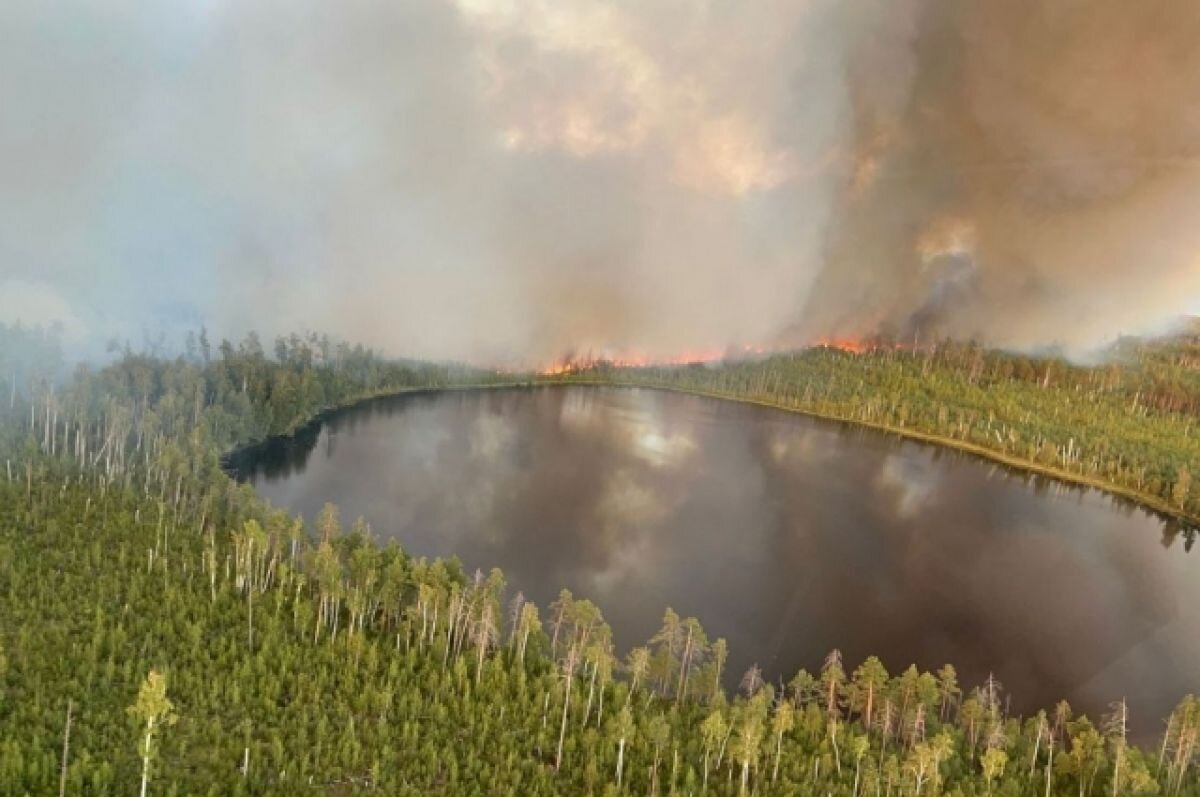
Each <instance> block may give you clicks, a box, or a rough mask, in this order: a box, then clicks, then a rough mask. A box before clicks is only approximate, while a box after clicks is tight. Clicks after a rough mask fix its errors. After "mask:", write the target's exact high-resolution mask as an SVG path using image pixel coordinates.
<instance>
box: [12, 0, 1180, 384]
mask: <svg viewBox="0 0 1200 797" xmlns="http://www.w3.org/2000/svg"><path fill="white" fill-rule="evenodd" d="M1197 41H1200V6H1197V5H1196V4H1194V3H1186V2H1179V0H1145V1H1144V2H1138V3H1129V2H1117V1H1116V0H1090V1H1089V2H1082V1H1081V0H1052V2H1034V0H1015V1H1014V2H1005V3H963V2H954V1H953V0H857V1H856V2H852V3H847V2H841V1H840V0H803V1H802V2H794V1H785V0H762V1H761V2H755V3H740V2H728V1H727V0H700V1H699V2H696V1H694V0H692V1H688V2H684V1H683V0H663V1H662V2H640V3H632V2H611V3H600V2H582V1H581V0H528V1H527V2H521V1H520V0H457V1H456V2H452V1H450V0H400V1H399V2H396V1H393V2H367V1H366V0H348V2H341V3H323V2H315V0H292V1H290V2H286V3H282V2H238V3H234V2H227V1H226V0H180V1H179V2H175V3H170V4H142V3H131V2H130V3H126V2H117V3H110V2H106V3H100V2H68V3H55V4H50V3H44V2H34V1H31V0H12V1H10V2H8V3H5V4H4V5H3V7H2V8H0V319H6V320H13V319H17V318H20V319H23V320H25V321H33V322H48V321H51V320H58V321H60V322H61V323H63V325H64V329H65V332H66V335H67V338H68V341H72V342H75V343H76V344H82V343H83V342H85V341H103V340H104V339H107V338H108V337H111V336H118V337H125V338H132V339H134V340H135V341H136V340H137V339H139V338H140V337H141V336H142V335H143V334H144V333H146V332H149V333H150V334H152V335H155V334H159V333H165V334H166V335H167V336H168V337H169V338H171V339H178V338H179V333H180V332H181V330H182V329H183V328H194V327H196V326H198V325H199V324H201V323H206V324H208V326H209V327H210V328H212V329H213V330H214V331H215V332H216V333H217V334H222V335H230V336H232V335H237V334H239V333H241V332H242V331H245V330H247V329H249V328H256V329H259V330H260V331H262V332H263V333H264V334H266V335H271V334H274V333H278V332H284V331H291V330H295V329H318V330H322V331H329V332H331V333H334V334H337V335H339V336H341V337H344V338H348V339H352V340H361V341H364V342H367V343H370V344H373V345H376V346H378V347H380V348H382V349H384V350H386V351H388V352H391V353H394V354H412V355H419V356H428V357H455V358H466V359H471V360H475V361H493V362H508V361H514V360H544V359H546V358H549V357H554V356H558V355H561V354H563V353H564V352H569V351H576V352H586V351H589V350H591V351H593V352H597V353H604V352H617V351H629V350H633V349H636V350H639V351H642V352H646V353H650V354H672V353H675V352H678V351H681V350H692V349H698V348H713V347H718V348H719V347H724V346H727V345H734V344H755V345H770V344H776V345H777V344H784V343H798V342H803V341H807V340H811V339H813V338H816V337H819V336H822V335H853V334H863V333H869V332H873V331H876V330H878V329H880V328H883V329H886V330H890V331H892V332H895V333H896V334H902V335H909V334H953V335H957V336H976V337H980V338H983V339H986V340H988V341H989V342H993V343H996V344H1000V345H1010V346H1034V345H1040V344H1044V343H1061V344H1064V345H1067V346H1070V347H1086V346H1089V345H1093V344H1096V343H1100V342H1103V341H1105V340H1108V339H1110V338H1111V337H1113V336H1114V335H1116V334H1119V333H1121V332H1140V331H1148V330H1155V329H1158V328H1161V327H1162V326H1163V325H1164V324H1165V323H1167V322H1169V321H1170V320H1171V319H1173V318H1174V317H1176V316H1177V315H1179V314H1181V313H1184V312H1189V311H1194V310H1196V309H1198V308H1200V225H1198V224H1196V223H1195V221H1194V217H1195V215H1196V213H1197V210H1198V208H1197V197H1198V196H1200V105H1198V104H1197V102H1196V98H1197V97H1200V48H1197V47H1196V46H1195V43H1196V42H1197Z"/></svg>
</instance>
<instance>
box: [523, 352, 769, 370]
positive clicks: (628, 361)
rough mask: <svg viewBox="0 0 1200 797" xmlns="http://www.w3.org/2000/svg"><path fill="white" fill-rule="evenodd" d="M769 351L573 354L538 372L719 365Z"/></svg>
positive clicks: (543, 367) (544, 366) (549, 364)
mask: <svg viewBox="0 0 1200 797" xmlns="http://www.w3.org/2000/svg"><path fill="white" fill-rule="evenodd" d="M765 352H766V349H764V348H762V347H759V346H741V347H738V348H729V349H718V348H706V349H689V350H686V351H682V352H678V353H676V354H668V355H652V354H646V353H644V352H639V351H635V350H630V351H623V352H617V353H615V354H605V355H601V356H593V355H592V354H587V355H583V356H576V355H571V356H567V357H563V358H560V359H558V360H555V361H554V362H552V363H548V364H546V365H543V366H541V367H539V368H538V369H537V373H538V375H539V376H562V375H564V374H572V373H579V372H581V371H590V370H594V369H596V368H599V367H602V366H611V367H614V368H648V367H651V366H663V365H693V364H699V363H712V362H719V361H721V360H725V359H729V358H731V357H739V356H742V357H744V356H749V355H754V354H763V353H765Z"/></svg>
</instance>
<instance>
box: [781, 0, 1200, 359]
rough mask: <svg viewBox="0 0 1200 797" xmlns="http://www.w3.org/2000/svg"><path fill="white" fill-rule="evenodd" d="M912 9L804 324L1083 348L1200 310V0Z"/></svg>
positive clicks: (883, 63) (874, 85) (857, 134)
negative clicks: (1198, 209) (1199, 208)
mask: <svg viewBox="0 0 1200 797" xmlns="http://www.w3.org/2000/svg"><path fill="white" fill-rule="evenodd" d="M904 5H907V6H909V7H910V8H911V9H912V10H913V11H914V12H915V14H914V15H913V16H911V17H904V16H903V14H902V13H901V14H900V18H899V19H898V20H896V21H893V23H892V24H890V25H887V26H883V27H880V28H879V29H878V30H877V33H876V37H875V38H874V40H872V41H866V42H863V45H864V46H863V48H862V50H861V51H860V53H859V55H860V56H861V54H862V53H863V52H868V53H873V54H874V55H873V56H867V60H865V61H864V60H862V59H861V58H859V59H858V60H854V59H852V63H856V64H859V65H860V66H863V67H864V69H865V72H864V73H863V75H862V76H861V78H860V79H856V80H854V81H853V83H852V89H851V90H852V94H853V106H854V108H855V112H854V133H853V141H854V145H853V146H854V149H853V153H854V155H853V160H854V168H853V169H852V170H849V176H848V179H847V187H846V189H845V190H844V191H843V194H842V196H841V197H840V199H839V201H838V205H837V209H836V211H835V212H834V214H833V215H834V222H833V224H832V225H831V229H830V236H829V247H828V250H827V251H828V260H827V263H826V265H825V268H824V269H823V271H822V274H821V278H820V281H819V283H818V285H817V286H816V288H815V289H814V291H813V293H812V296H811V297H810V301H809V303H808V307H807V312H806V313H805V315H804V318H803V321H802V324H801V328H802V329H803V330H805V331H806V332H808V333H810V334H811V333H827V332H828V331H829V330H830V329H831V328H832V329H833V331H834V333H835V334H853V333H855V332H864V331H871V329H870V327H872V326H878V327H882V328H883V329H885V330H888V331H891V332H893V333H895V334H899V335H913V334H925V335H951V336H955V337H976V338H979V339H982V340H985V341H987V342H990V343H993V344H999V345H1007V346H1015V347H1030V346H1039V345H1043V344H1048V343H1054V344H1061V345H1063V346H1065V347H1067V348H1068V349H1075V350H1078V349H1081V348H1085V347H1088V346H1092V345H1096V344H1098V343H1102V342H1104V341H1106V340H1110V339H1111V338H1112V337H1114V336H1115V335H1117V334H1120V333H1122V332H1126V333H1135V332H1145V331H1148V330H1154V329H1156V328H1161V327H1162V326H1163V324H1164V323H1165V322H1169V321H1171V320H1172V319H1174V318H1175V317H1177V316H1178V315H1180V314H1183V313H1186V312H1189V311H1190V312H1194V311H1195V310H1196V309H1197V308H1198V307H1200V227H1198V226H1197V225H1196V224H1195V223H1194V221H1193V218H1194V214H1195V198H1196V197H1197V196H1200V109H1198V107H1197V105H1196V102H1195V98H1196V97H1197V96H1200V50H1197V48H1196V47H1195V43H1196V41H1197V40H1200V6H1196V5H1195V4H1189V3H1178V2H1174V0H1150V2H1145V3H1125V2H1120V1H1119V0H1116V1H1114V0H1098V1H1097V0H1092V1H1090V2H1080V1H1079V0H1055V2H1050V3H1046V2H1037V1H1036V0H1016V1H1015V2H1005V3H960V2H952V1H951V0H927V2H920V3H908V4H904V3H901V4H900V6H904Z"/></svg>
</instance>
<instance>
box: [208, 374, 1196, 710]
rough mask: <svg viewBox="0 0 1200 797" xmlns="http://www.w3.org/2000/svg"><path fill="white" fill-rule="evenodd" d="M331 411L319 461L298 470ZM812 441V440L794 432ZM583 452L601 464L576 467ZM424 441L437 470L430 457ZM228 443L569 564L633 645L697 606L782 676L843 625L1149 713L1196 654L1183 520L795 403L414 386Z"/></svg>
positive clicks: (854, 649) (421, 540) (438, 533)
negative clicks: (795, 407) (278, 431)
mask: <svg viewBox="0 0 1200 797" xmlns="http://www.w3.org/2000/svg"><path fill="white" fill-rule="evenodd" d="M547 401H549V402H550V404H547ZM521 405H525V406H524V407H522V406H521ZM530 407H533V408H534V409H532V410H531V409H530ZM538 407H540V409H537V408H538ZM417 416H419V421H420V422H419V423H418V422H417V421H418V417H417ZM405 418H408V422H407V423H406V422H405V420H404V419H405ZM390 423H399V424H401V427H402V428H400V429H393V428H391V427H390V426H389V425H388V424H390ZM367 426H370V427H371V428H370V430H367V428H366V427H367ZM509 427H512V428H509ZM726 427H728V428H726ZM472 429H475V432H474V437H475V439H474V440H473V441H472V440H471V439H468V438H469V437H470V434H471V430H472ZM763 429H766V430H767V431H766V432H763V431H762V430H763ZM356 430H357V431H356ZM464 430H465V431H464ZM738 430H740V431H738ZM751 434H755V435H758V437H757V438H755V439H756V440H757V443H756V444H755V445H757V448H755V447H754V446H752V445H750V444H749V442H748V441H750V440H751V436H750V435H751ZM454 435H459V437H458V438H454ZM764 435H766V436H764ZM405 436H407V437H408V438H409V442H413V443H414V444H415V445H417V446H418V448H419V450H415V451H408V452H405V451H404V448H405V446H406V445H407V443H406V442H405ZM439 436H442V438H443V440H442V442H441V443H439V442H438V440H437V438H438V437H439ZM322 437H324V444H323V448H321V451H322V452H324V453H323V455H324V461H325V464H323V465H321V466H320V467H316V466H314V467H313V471H315V472H319V474H323V475H321V477H320V478H319V479H318V478H317V477H316V476H315V475H314V473H313V472H309V473H307V474H306V473H304V472H303V470H304V467H305V463H306V462H307V461H308V459H309V458H310V456H311V455H312V454H313V452H314V449H315V448H316V447H317V446H318V443H319V441H320V440H321V439H322ZM767 438H771V439H767ZM446 440H450V441H451V442H446ZM454 440H457V442H454ZM356 441H357V442H356ZM414 441H415V442H414ZM360 445H367V449H366V450H363V449H361V448H355V446H360ZM439 446H441V448H439ZM472 446H474V454H473V455H472V453H471V451H472V448H471V447H472ZM554 446H559V447H563V446H565V450H564V451H562V452H560V455H559V456H556V455H554V452H553V450H552V448H553V447H554ZM804 446H807V447H808V449H811V450H815V451H817V452H818V453H816V454H811V453H810V454H808V455H806V456H808V457H809V459H806V458H805V456H798V455H796V454H795V453H790V454H789V453H787V452H786V451H785V449H787V448H789V447H790V448H792V449H795V450H801V449H803V448H804ZM272 448H273V449H274V456H275V457H276V466H277V467H279V466H281V467H280V469H279V470H278V472H277V473H276V477H278V478H275V480H274V482H273V481H272V480H273V478H274V477H272V476H270V475H269V471H270V469H271V467H272V465H271V464H270V463H269V461H270V460H271V459H272V454H271V453H270V451H271V450H272ZM830 450H832V451H833V452H834V453H833V454H832V455H829V454H828V451H830ZM455 451H457V452H458V453H453V452H455ZM715 451H719V452H721V454H722V455H723V457H722V458H723V459H727V460H730V462H729V463H726V464H725V465H720V464H718V463H714V462H713V461H712V457H711V456H710V454H711V452H715ZM448 452H451V453H448ZM489 452H490V453H489ZM706 452H708V453H706ZM820 452H826V453H824V454H822V453H820ZM568 454H569V455H568ZM830 456H832V459H830V458H829V457H830ZM339 457H346V458H347V459H345V460H343V459H339ZM430 457H433V458H434V459H432V460H431V459H430ZM438 457H440V459H438ZM581 457H582V458H584V459H590V460H591V461H593V462H594V463H595V465H596V467H595V469H594V470H592V471H588V472H578V471H579V466H577V465H573V464H571V463H572V462H574V461H575V460H577V459H578V458H581ZM396 458H398V459H396ZM422 458H424V459H422ZM542 458H544V459H546V460H547V463H549V464H546V465H545V466H542V465H539V464H538V462H537V460H539V459H542ZM431 461H436V462H437V463H438V467H437V469H436V479H433V478H432V477H431V476H430V475H429V474H428V473H425V474H424V475H422V473H423V469H425V468H427V467H428V466H429V462H431ZM514 462H515V463H516V464H515V465H514V464H512V463H514ZM422 463H423V464H422ZM228 464H229V466H230V467H231V468H233V469H234V470H235V471H238V472H240V474H241V476H242V477H243V478H249V479H250V480H251V481H252V482H253V483H255V484H256V485H257V486H258V487H259V491H260V494H262V495H264V497H266V498H268V499H270V500H272V501H273V502H275V503H277V504H279V505H281V506H283V507H284V508H287V509H289V510H290V511H302V512H305V513H306V514H309V515H310V516H311V515H312V514H315V510H316V509H317V508H318V507H319V506H320V505H321V504H322V503H323V502H324V501H326V500H330V501H334V502H335V503H338V504H339V505H341V507H342V510H343V512H344V513H345V514H346V515H347V517H348V518H350V517H354V516H355V515H358V514H363V515H365V516H366V518H367V520H368V521H370V522H371V523H372V525H373V526H374V528H375V531H376V533H377V534H378V535H379V536H381V537H385V538H386V537H391V536H395V537H396V538H397V539H398V541H399V542H401V543H402V544H403V545H404V546H405V548H406V549H409V550H410V551H411V552H412V553H414V554H416V555H451V554H453V555H458V556H460V558H462V559H463V560H464V561H465V562H466V564H467V565H468V566H469V567H470V568H475V567H483V568H485V569H486V568H487V567H489V566H491V565H493V564H494V565H499V566H500V567H501V568H502V569H503V570H504V571H505V572H506V573H507V574H508V575H509V578H510V583H511V585H512V589H513V590H517V589H521V590H524V591H525V593H526V594H527V595H529V597H531V598H533V599H535V600H537V601H538V602H540V603H542V604H543V605H545V604H546V603H547V602H548V601H549V600H550V599H551V598H552V597H553V595H554V594H555V593H556V592H557V590H558V589H559V588H562V587H565V588H570V589H572V590H575V591H577V592H579V593H580V594H582V595H584V596H586V597H592V598H594V599H595V601H596V603H597V604H598V605H599V606H600V608H601V609H602V610H603V611H604V612H605V613H606V616H607V617H608V619H609V620H610V621H611V622H612V624H613V626H614V628H615V634H616V639H617V642H618V645H619V647H622V648H628V647H629V646H630V645H632V644H637V643H639V642H640V641H643V640H644V639H645V638H647V637H648V636H649V635H650V634H651V633H653V631H654V628H655V627H656V621H657V619H658V617H659V614H660V613H661V611H662V609H663V608H664V607H665V606H666V605H671V606H672V607H673V608H675V609H677V610H678V611H680V612H681V613H686V614H695V615H696V616H698V617H700V618H701V620H702V621H703V622H704V623H705V625H706V627H708V630H709V632H710V633H712V634H715V635H721V636H725V637H727V638H729V641H730V649H731V651H732V654H731V662H730V670H729V671H730V673H731V674H732V675H733V676H734V677H735V678H736V677H737V675H738V674H740V672H741V669H742V668H743V666H745V667H748V666H749V665H750V664H752V663H755V662H757V663H760V664H762V666H763V667H764V670H765V671H766V672H767V674H768V676H769V677H776V678H785V679H786V678H788V677H790V675H791V673H792V672H793V671H794V670H795V669H797V668H798V667H801V666H803V667H808V668H809V669H813V668H814V667H815V666H816V665H817V664H819V661H820V657H822V656H823V655H824V653H825V652H827V651H828V649H830V648H832V647H840V648H842V649H843V651H844V652H845V653H846V656H847V658H848V659H850V660H854V659H855V658H856V657H860V658H861V656H865V655H868V654H872V653H878V654H880V655H882V656H883V658H884V661H885V663H886V664H887V665H888V666H889V667H893V668H898V667H903V666H906V665H907V664H908V663H909V662H910V661H912V662H916V663H917V664H919V665H920V666H922V667H927V668H933V667H936V666H939V665H940V664H941V663H944V662H946V661H949V662H952V663H954V664H955V666H957V667H959V668H960V671H961V672H962V673H963V674H964V679H972V680H973V682H975V681H980V680H982V679H983V678H985V677H987V675H988V673H989V672H991V671H993V670H995V672H996V675H997V676H998V677H1000V678H1001V680H1004V681H1006V682H1007V685H1008V686H1009V687H1010V689H1011V694H1012V696H1013V697H1012V699H1013V701H1014V703H1013V705H1014V708H1015V709H1020V710H1029V709H1033V708H1036V707H1047V708H1048V707H1049V706H1047V705H1045V704H1046V702H1047V701H1052V700H1056V699H1057V698H1059V697H1068V698H1071V699H1072V702H1076V701H1077V702H1078V703H1079V704H1080V705H1081V706H1083V707H1085V708H1095V709H1102V708H1103V707H1104V706H1105V705H1107V703H1108V702H1111V701H1112V700H1116V699H1119V698H1120V697H1122V696H1123V695H1125V696H1128V697H1129V699H1130V704H1131V705H1132V706H1134V707H1135V712H1136V713H1135V727H1138V728H1139V729H1140V730H1147V731H1148V730H1151V729H1152V727H1151V724H1150V719H1151V718H1157V717H1159V716H1161V715H1162V714H1163V713H1164V712H1165V711H1169V709H1170V705H1172V704H1173V701H1174V700H1176V699H1177V698H1178V697H1179V696H1180V695H1182V694H1183V693H1184V692H1186V691H1188V690H1189V689H1191V688H1193V687H1194V683H1193V682H1192V679H1191V674H1190V673H1191V672H1194V671H1195V669H1196V665H1197V663H1198V662H1200V654H1198V653H1197V651H1196V650H1194V649H1193V648H1194V645H1189V644H1188V643H1187V639H1188V638H1190V637H1194V636H1195V633H1194V631H1195V629H1196V628H1198V627H1200V625H1197V623H1196V622H1195V616H1194V614H1192V613H1189V609H1188V607H1190V606H1194V605H1200V596H1195V595H1191V596H1190V597H1189V594H1190V593H1189V592H1188V590H1187V585H1186V581H1187V579H1186V567H1188V566H1189V565H1190V557H1188V558H1187V560H1184V558H1183V553H1182V549H1183V548H1184V547H1190V545H1188V540H1189V539H1190V537H1188V538H1186V539H1185V540H1183V541H1180V542H1178V543H1176V544H1174V545H1172V546H1171V547H1170V548H1169V549H1168V550H1166V551H1164V550H1162V549H1161V547H1160V545H1159V542H1160V540H1172V539H1173V538H1174V535H1175V534H1176V533H1177V529H1176V528H1175V527H1174V526H1173V525H1172V524H1171V522H1170V521H1167V520H1164V519H1162V518H1159V517H1157V516H1154V515H1151V514H1148V513H1145V512H1142V511H1141V510H1134V509H1132V508H1131V507H1129V506H1128V505H1125V506H1118V505H1116V504H1114V503H1113V501H1111V500H1109V498H1108V497H1105V496H1102V495H1101V494H1099V493H1096V492H1095V491H1090V490H1086V491H1084V490H1078V489H1077V488H1074V487H1071V488H1068V487H1066V486H1064V485H1062V484H1061V483H1059V482H1055V481H1053V480H1047V479H1045V478H1044V477H1040V476H1039V477H1036V478H1032V481H1033V483H1034V485H1035V487H1037V488H1038V490H1040V491H1041V492H1042V493H1044V494H1045V495H1041V496H1039V495H1037V493H1036V492H1031V491H1030V490H1029V488H1028V486H1027V483H1028V482H1029V481H1030V480H1031V477H1029V476H1028V474H1022V473H1020V472H1019V471H1013V470H1011V469H1008V468H1003V467H1000V466H998V465H995V464H993V463H985V462H983V461H981V460H979V459H978V458H975V457H970V456H963V455H959V454H957V453H955V454H950V452H948V451H947V450H946V449H942V448H936V447H930V446H929V445H925V444H916V443H913V442H908V441H904V440H901V439H899V438H897V437H894V436H887V435H881V434H879V433H878V432H875V431H868V430H858V429H856V428H855V427H852V426H848V425H845V424H841V423H832V422H827V421H819V420H813V419H808V418H805V417H804V416H800V415H797V414H795V413H783V412H778V411H774V410H767V409H765V408H758V407H751V406H749V405H740V404H734V403H729V402H718V401H717V400H715V399H710V398H700V397H695V396H692V397H689V396H685V395H683V394H677V393H675V394H673V393H665V392H663V391H647V390H638V389H631V388H611V389H610V388H603V387H596V386H578V387H574V388H572V387H551V388H547V389H532V390H531V389H512V388H511V387H510V388H507V389H502V390H499V391H487V392H486V393H483V392H474V393H470V392H455V393H437V392H434V393H428V392H422V393H410V394H405V395H401V396H398V397H391V398H380V399H372V400H370V401H368V402H366V403H363V404H359V405H355V406H354V407H351V408H349V409H344V410H340V411H335V412H333V413H327V414H324V415H323V416H322V417H321V418H320V419H319V420H318V421H316V422H315V423H313V424H309V425H307V426H305V427H304V428H303V429H301V430H300V431H299V433H298V434H297V435H296V436H295V437H293V438H290V439H284V440H279V439H276V440H272V441H268V443H266V444H265V445H260V446H258V447H256V448H252V449H243V450H241V451H239V452H237V454H236V456H235V457H233V458H231V459H230V460H229V462H228ZM418 465H419V466H420V467H418ZM297 467H298V468H299V469H300V471H301V472H299V473H294V472H292V471H294V470H295V469H296V468H297ZM256 468H257V469H258V473H259V475H258V476H255V469H256ZM539 468H542V469H540V470H539ZM347 469H349V470H350V471H352V473H347V472H346V471H347ZM414 469H415V470H414ZM489 469H491V471H490V472H489ZM497 469H499V472H497ZM339 471H340V472H341V475H340V476H339V475H338V474H339ZM573 471H574V472H573ZM747 474H750V475H747ZM996 474H1001V475H1003V477H1004V478H1002V479H999V480H997V479H996V478H995V476H996ZM305 479H308V480H313V479H316V481H313V482H312V483H310V484H304V483H303V482H304V480H305ZM289 480H290V481H289ZM767 480H773V481H771V482H770V483H767ZM348 484H349V485H359V486H361V489H359V488H358V487H350V488H348V487H347V486H346V485H348ZM381 484H382V485H383V486H382V487H381ZM481 484H482V485H485V486H486V488H487V489H486V490H484V491H483V492H482V493H481V490H480V487H479V485H481ZM538 484H543V485H544V488H538V486H537V485H538ZM531 485H532V486H531ZM864 485H865V486H864ZM488 491H490V492H488ZM372 492H373V493H374V494H371V493H372ZM381 493H382V495H381ZM497 496H499V497H497ZM506 496H507V497H506ZM705 496H709V497H710V500H708V499H706V498H705ZM897 496H899V497H898V498H897ZM718 497H719V500H718ZM1068 497H1069V499H1070V500H1063V499H1066V498H1068ZM706 500H707V502H706ZM889 502H890V503H889ZM398 503H399V504H403V505H404V506H403V507H399V508H398V507H397V506H396V504H398ZM460 505H465V506H466V507H467V508H466V509H463V508H462V506H460ZM664 506H665V507H666V508H665V509H664ZM764 507H765V508H764ZM1131 526H1132V527H1134V528H1130V527H1131ZM698 528H699V529H702V532H700V533H698V532H696V529H698ZM572 534H573V535H574V536H573V537H572V536H570V535H572ZM501 542H502V543H503V544H500V543H501ZM935 543H936V544H935ZM630 551H632V552H634V553H633V554H628V552H630ZM731 551H732V552H731ZM627 555H631V556H633V558H634V559H635V560H638V561H636V562H634V563H632V564H631V563H630V562H623V561H622V558H621V557H622V556H627ZM639 567H642V568H648V570H649V575H647V574H643V573H640V572H639ZM864 573H869V574H872V575H871V576H870V577H869V578H863V577H862V576H861V574H864ZM1193 591H1194V590H1193ZM738 596H741V597H740V599H739V597H738ZM739 601H740V602H739ZM1181 612H1182V614H1181ZM1179 637H1182V639H1180V638H1179ZM860 654H861V655H860ZM1148 674H1149V675H1148ZM1176 691H1178V694H1176ZM1139 717H1140V718H1141V719H1142V720H1144V724H1139V723H1138V722H1136V720H1137V719H1138V718H1139ZM1155 721H1157V720H1156V719H1155Z"/></svg>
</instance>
